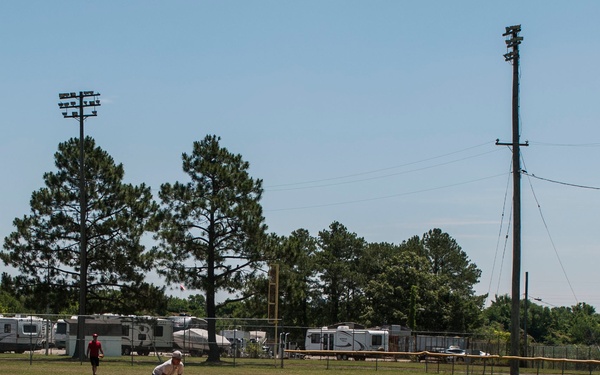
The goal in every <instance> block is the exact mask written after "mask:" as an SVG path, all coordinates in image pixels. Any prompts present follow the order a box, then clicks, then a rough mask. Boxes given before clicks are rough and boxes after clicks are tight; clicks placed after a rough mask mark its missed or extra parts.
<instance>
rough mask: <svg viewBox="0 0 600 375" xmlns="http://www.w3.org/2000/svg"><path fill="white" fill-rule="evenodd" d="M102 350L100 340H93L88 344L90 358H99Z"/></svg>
mask: <svg viewBox="0 0 600 375" xmlns="http://www.w3.org/2000/svg"><path fill="white" fill-rule="evenodd" d="M100 350H102V344H101V343H100V341H98V340H92V341H90V343H89V344H88V352H89V353H90V354H89V355H90V357H98V355H99V354H100Z"/></svg>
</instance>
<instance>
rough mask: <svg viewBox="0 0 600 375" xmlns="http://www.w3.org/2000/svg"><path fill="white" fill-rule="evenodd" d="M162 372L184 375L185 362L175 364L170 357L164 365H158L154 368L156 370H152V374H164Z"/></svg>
mask: <svg viewBox="0 0 600 375" xmlns="http://www.w3.org/2000/svg"><path fill="white" fill-rule="evenodd" d="M162 374H167V375H182V374H183V362H180V363H179V365H174V364H173V363H171V360H170V359H169V360H168V361H166V362H165V363H163V364H162V365H158V366H156V367H155V368H154V371H152V375H162Z"/></svg>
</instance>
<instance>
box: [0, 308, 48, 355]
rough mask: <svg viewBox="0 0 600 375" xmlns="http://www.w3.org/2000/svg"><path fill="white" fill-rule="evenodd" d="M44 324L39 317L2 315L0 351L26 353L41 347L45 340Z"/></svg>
mask: <svg viewBox="0 0 600 375" xmlns="http://www.w3.org/2000/svg"><path fill="white" fill-rule="evenodd" d="M44 324H46V321H45V320H44V319H41V318H38V317H32V316H28V317H18V316H17V317H13V318H7V317H0V353H2V352H15V353H24V352H25V351H26V350H37V349H41V348H42V347H43V346H44V344H45V342H44V338H45V335H44Z"/></svg>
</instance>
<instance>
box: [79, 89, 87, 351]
mask: <svg viewBox="0 0 600 375" xmlns="http://www.w3.org/2000/svg"><path fill="white" fill-rule="evenodd" d="M84 121H85V117H84V114H83V92H81V91H80V92H79V206H80V209H79V217H80V218H79V230H80V236H81V239H80V250H79V257H80V263H81V268H80V270H79V317H78V321H77V340H79V342H80V343H81V345H80V346H79V359H81V360H82V361H83V359H84V358H85V350H84V346H85V340H84V337H85V334H84V332H83V327H84V326H85V320H84V319H85V315H86V308H85V305H86V293H87V238H86V233H85V227H86V222H85V220H86V205H87V203H86V196H85V166H84V163H85V159H84V141H85V140H84V137H85V136H84V131H83V122H84Z"/></svg>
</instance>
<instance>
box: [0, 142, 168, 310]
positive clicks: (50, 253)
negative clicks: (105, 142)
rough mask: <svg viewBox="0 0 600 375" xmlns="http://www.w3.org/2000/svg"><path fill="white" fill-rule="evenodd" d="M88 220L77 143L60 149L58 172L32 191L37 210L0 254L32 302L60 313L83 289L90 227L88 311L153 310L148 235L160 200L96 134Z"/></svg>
mask: <svg viewBox="0 0 600 375" xmlns="http://www.w3.org/2000/svg"><path fill="white" fill-rule="evenodd" d="M84 150H85V162H84V170H85V190H86V191H85V194H86V197H87V199H86V202H87V207H86V213H87V214H86V217H85V223H81V222H80V214H79V213H80V204H79V202H80V201H79V197H80V188H79V178H78V176H79V140H78V139H75V138H72V139H70V140H68V141H67V142H63V143H61V144H59V146H58V152H56V154H55V156H54V158H55V165H56V168H57V170H56V171H55V172H47V173H45V174H44V176H43V179H44V184H45V187H43V188H41V189H40V190H38V191H35V192H33V194H32V196H31V201H30V205H31V214H29V215H25V216H23V217H22V218H16V219H14V221H13V224H14V226H15V228H16V230H15V231H14V232H12V233H11V234H10V235H9V236H7V237H6V238H5V239H4V246H3V251H2V253H1V254H0V258H1V259H2V260H3V261H4V263H5V264H7V265H10V266H13V267H15V268H17V269H18V270H19V271H20V273H21V275H20V276H18V277H16V278H15V280H14V283H15V286H16V288H17V290H19V291H20V293H22V295H23V296H27V298H26V302H25V304H26V306H31V307H33V308H36V309H38V310H39V311H44V310H45V308H46V307H50V309H51V311H54V312H59V311H61V310H62V309H63V308H65V307H66V306H68V305H69V304H70V303H71V302H70V301H73V300H77V298H76V297H75V296H76V295H77V291H78V284H79V269H80V265H81V263H80V226H81V225H85V226H86V232H87V243H88V247H87V280H86V282H87V300H88V306H87V309H86V310H87V311H89V312H91V313H94V312H105V311H120V312H123V313H127V312H129V313H132V312H139V311H144V310H153V309H154V307H155V302H156V301H157V298H156V297H160V296H161V295H162V291H161V290H160V289H159V288H156V287H153V286H151V285H149V284H148V283H147V282H146V281H145V276H146V272H148V271H149V270H150V269H151V266H152V262H151V259H150V258H148V257H147V256H146V255H145V254H144V249H145V248H144V246H143V245H142V241H141V240H142V236H143V234H144V232H145V230H146V224H147V221H148V219H149V218H150V217H151V216H152V215H153V213H154V210H155V209H156V204H155V203H154V202H153V199H152V194H151V192H150V188H149V187H147V186H145V185H144V184H141V185H140V186H134V185H131V184H125V183H123V177H124V173H125V172H124V168H123V166H122V165H121V164H115V162H114V160H113V158H112V157H111V156H110V155H109V154H108V153H107V152H105V151H104V150H102V149H101V148H100V147H96V145H95V142H94V140H93V139H92V138H90V137H87V138H85V141H84Z"/></svg>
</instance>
